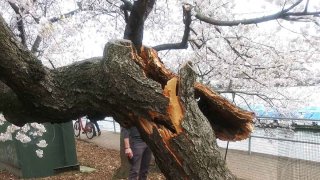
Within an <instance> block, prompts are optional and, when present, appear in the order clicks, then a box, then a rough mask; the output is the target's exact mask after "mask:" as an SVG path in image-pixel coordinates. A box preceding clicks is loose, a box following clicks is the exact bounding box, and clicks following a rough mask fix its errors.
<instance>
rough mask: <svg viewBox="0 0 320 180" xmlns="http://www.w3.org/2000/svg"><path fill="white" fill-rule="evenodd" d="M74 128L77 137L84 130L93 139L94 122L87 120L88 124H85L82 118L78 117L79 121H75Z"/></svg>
mask: <svg viewBox="0 0 320 180" xmlns="http://www.w3.org/2000/svg"><path fill="white" fill-rule="evenodd" d="M73 130H74V135H75V137H79V136H80V132H81V130H82V131H83V132H82V133H85V134H86V136H87V138H88V139H92V138H93V135H94V132H95V129H94V125H93V123H92V122H90V121H88V120H86V124H85V125H83V124H82V120H81V118H78V119H77V121H76V122H74V125H73Z"/></svg>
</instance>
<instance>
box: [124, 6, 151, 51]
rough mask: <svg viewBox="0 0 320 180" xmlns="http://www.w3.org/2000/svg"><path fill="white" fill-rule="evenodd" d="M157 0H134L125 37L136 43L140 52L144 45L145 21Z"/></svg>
mask: <svg viewBox="0 0 320 180" xmlns="http://www.w3.org/2000/svg"><path fill="white" fill-rule="evenodd" d="M154 3H155V0H138V1H134V3H133V6H132V10H131V13H130V16H129V21H128V23H127V25H126V28H125V32H124V39H129V40H131V41H132V43H133V44H134V45H135V47H136V49H137V51H138V52H140V48H141V46H142V40H143V30H144V22H145V20H146V19H147V16H148V15H149V13H150V12H151V10H152V8H153V5H154Z"/></svg>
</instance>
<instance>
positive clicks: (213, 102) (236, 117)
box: [195, 83, 255, 141]
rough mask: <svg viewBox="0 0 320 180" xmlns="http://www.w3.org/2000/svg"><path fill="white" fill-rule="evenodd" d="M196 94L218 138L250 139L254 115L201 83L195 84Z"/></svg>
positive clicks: (229, 139) (231, 139)
mask: <svg viewBox="0 0 320 180" xmlns="http://www.w3.org/2000/svg"><path fill="white" fill-rule="evenodd" d="M195 94H196V97H197V98H200V100H199V102H198V105H199V108H200V109H201V111H202V113H203V114H204V115H205V116H206V117H207V118H208V120H209V121H210V123H211V126H212V127H213V129H214V131H215V134H216V136H217V138H219V139H221V140H228V141H239V140H243V139H246V138H248V137H249V135H250V133H251V132H252V130H253V120H254V118H255V115H254V113H252V112H249V111H245V110H243V109H241V108H239V107H237V106H235V105H234V104H232V103H230V102H229V101H228V100H226V99H225V98H223V97H222V96H220V95H219V94H217V93H215V92H214V91H211V90H210V89H209V88H208V87H206V86H204V85H202V84H200V83H195Z"/></svg>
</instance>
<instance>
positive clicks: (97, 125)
mask: <svg viewBox="0 0 320 180" xmlns="http://www.w3.org/2000/svg"><path fill="white" fill-rule="evenodd" d="M90 121H91V122H92V123H93V124H94V125H95V126H96V128H97V131H98V132H100V128H99V124H98V122H97V121H95V120H90ZM94 132H95V131H94Z"/></svg>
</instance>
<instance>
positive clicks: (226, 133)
mask: <svg viewBox="0 0 320 180" xmlns="http://www.w3.org/2000/svg"><path fill="white" fill-rule="evenodd" d="M0 80H1V81H2V82H3V83H5V84H6V86H4V88H1V89H4V90H3V91H0V93H1V94H0V112H2V113H3V114H4V116H5V118H6V119H7V120H8V121H10V122H12V123H14V124H18V125H23V124H25V123H27V122H34V121H36V122H40V123H42V122H52V123H59V122H65V121H70V120H72V119H76V118H77V117H79V116H83V115H89V116H92V117H94V116H112V117H114V119H115V120H116V121H117V122H118V123H120V125H121V126H123V127H129V126H133V125H135V126H137V127H138V129H139V131H140V133H141V134H142V137H143V138H144V140H145V141H146V142H147V144H148V145H149V146H150V148H151V149H152V151H153V153H154V156H155V158H156V162H157V163H158V166H159V167H160V169H161V171H162V172H163V173H164V175H165V176H166V177H167V178H168V179H235V176H234V175H232V173H231V172H230V171H229V170H228V168H227V167H226V165H225V162H224V160H223V159H222V158H221V155H220V154H219V152H218V147H217V144H216V136H217V137H218V138H222V139H225V140H240V139H244V138H246V137H248V135H249V134H250V132H251V130H252V120H253V118H254V116H253V114H252V113H250V112H246V111H243V110H241V109H239V108H237V107H236V106H234V105H232V104H231V103H230V102H228V101H227V100H225V99H224V98H222V97H220V96H219V95H218V94H216V93H214V91H211V90H210V89H209V88H207V87H205V86H203V85H201V84H199V83H195V75H194V73H192V65H191V64H187V65H186V66H185V68H184V69H182V70H181V74H180V76H178V75H175V74H173V73H172V72H170V71H169V70H168V69H166V68H165V67H164V65H163V64H162V62H161V60H160V59H159V58H158V56H157V53H156V51H154V50H153V49H150V48H146V47H142V49H141V53H139V54H138V53H137V52H136V50H135V48H134V46H133V44H132V43H131V42H129V41H125V40H121V41H113V42H109V43H108V44H107V45H106V47H105V50H104V54H103V57H102V58H91V59H88V60H85V61H81V62H77V63H74V64H71V65H69V66H66V67H61V68H58V69H55V70H50V69H48V68H45V67H44V66H43V65H42V64H41V63H40V62H39V61H38V60H37V59H36V58H35V57H34V56H33V55H32V54H31V53H30V52H29V51H28V50H26V49H25V48H24V47H23V46H21V45H20V43H19V42H18V41H16V40H15V39H14V36H13V34H12V33H11V31H10V30H9V29H8V27H7V26H6V24H5V23H4V21H3V19H2V18H0ZM195 97H198V98H199V100H198V101H196V100H195ZM215 126H216V127H215ZM212 127H213V128H212ZM215 130H216V132H215Z"/></svg>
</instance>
